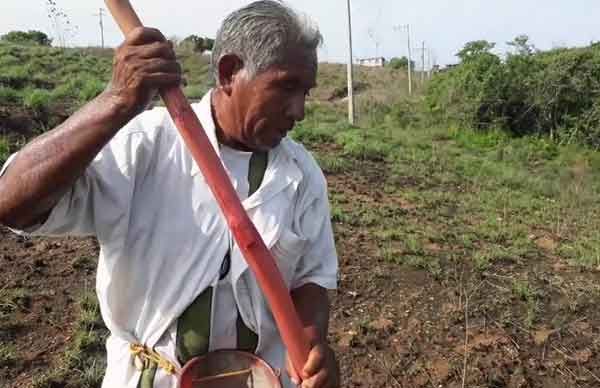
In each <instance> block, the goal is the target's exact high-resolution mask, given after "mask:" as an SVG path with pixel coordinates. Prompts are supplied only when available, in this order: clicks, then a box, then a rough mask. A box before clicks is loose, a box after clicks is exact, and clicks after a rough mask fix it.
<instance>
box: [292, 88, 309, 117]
mask: <svg viewBox="0 0 600 388" xmlns="http://www.w3.org/2000/svg"><path fill="white" fill-rule="evenodd" d="M305 105H306V95H305V94H304V93H297V94H295V95H294V96H293V97H292V100H291V101H290V105H289V107H288V116H289V117H290V118H291V119H293V120H294V121H302V120H304V114H305V112H304V108H305Z"/></svg>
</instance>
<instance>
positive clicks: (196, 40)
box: [180, 35, 215, 53]
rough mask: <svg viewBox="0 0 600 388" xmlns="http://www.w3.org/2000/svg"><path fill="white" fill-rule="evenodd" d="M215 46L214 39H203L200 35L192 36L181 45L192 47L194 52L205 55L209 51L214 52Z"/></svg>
mask: <svg viewBox="0 0 600 388" xmlns="http://www.w3.org/2000/svg"><path fill="white" fill-rule="evenodd" d="M214 44H215V40H214V39H210V38H202V37H200V36H198V35H190V36H188V37H187V38H185V39H184V40H182V41H181V43H180V45H182V46H184V47H185V46H188V47H191V48H192V50H193V51H195V52H197V53H203V52H205V51H208V50H212V48H213V46H214Z"/></svg>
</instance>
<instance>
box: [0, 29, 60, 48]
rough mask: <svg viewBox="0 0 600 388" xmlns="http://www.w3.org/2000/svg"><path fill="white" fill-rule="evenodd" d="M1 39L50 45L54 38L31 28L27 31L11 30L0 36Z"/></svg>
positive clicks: (16, 42) (19, 42) (18, 42)
mask: <svg viewBox="0 0 600 388" xmlns="http://www.w3.org/2000/svg"><path fill="white" fill-rule="evenodd" d="M0 40H2V41H5V42H10V43H15V44H38V45H40V46H50V45H51V44H52V39H50V38H49V37H48V35H46V34H45V33H43V32H41V31H35V30H29V31H27V32H25V31H11V32H9V33H7V34H5V35H2V37H0Z"/></svg>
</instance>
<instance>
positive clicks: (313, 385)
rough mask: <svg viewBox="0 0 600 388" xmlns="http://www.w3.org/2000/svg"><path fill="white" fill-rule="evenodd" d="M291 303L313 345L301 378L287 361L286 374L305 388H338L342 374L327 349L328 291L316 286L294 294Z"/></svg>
mask: <svg viewBox="0 0 600 388" xmlns="http://www.w3.org/2000/svg"><path fill="white" fill-rule="evenodd" d="M292 300H293V301H294V305H295V306H296V311H298V315H299V316H300V320H301V321H302V323H303V325H304V333H305V335H306V338H307V339H308V340H309V341H310V343H311V351H310V353H309V355H308V360H307V361H306V364H305V365H304V368H302V370H301V371H298V372H299V373H300V377H301V378H299V377H298V375H297V373H296V370H295V369H294V367H293V366H292V363H291V361H290V360H289V358H288V361H287V370H288V373H289V375H290V377H291V378H292V381H294V380H295V382H296V384H298V382H299V381H301V380H302V385H301V387H302V388H338V387H339V386H340V371H339V368H338V364H337V361H336V359H335V354H334V353H333V350H331V348H330V347H329V345H327V331H328V326H329V325H328V323H329V298H328V297H327V290H325V289H324V288H323V287H320V286H318V285H316V284H313V283H308V284H305V285H304V286H302V287H300V288H296V289H294V290H293V291H292Z"/></svg>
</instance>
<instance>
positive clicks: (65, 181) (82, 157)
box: [0, 92, 129, 228]
mask: <svg viewBox="0 0 600 388" xmlns="http://www.w3.org/2000/svg"><path fill="white" fill-rule="evenodd" d="M128 119H129V117H128V115H127V113H126V112H123V111H122V108H121V105H120V104H119V103H118V100H117V98H116V97H113V95H112V94H111V93H109V92H105V93H102V94H101V95H99V96H98V97H97V98H96V99H94V100H93V101H91V102H90V103H88V104H87V105H85V106H84V107H83V108H81V109H80V110H79V111H78V112H76V113H75V114H74V115H73V116H71V117H70V118H69V119H68V120H67V121H65V122H64V123H63V124H61V125H60V126H58V127H56V128H55V129H53V130H52V131H50V132H47V133H45V134H43V135H41V136H39V137H37V138H36V139H34V140H32V141H31V142H30V143H29V144H28V145H26V146H25V147H24V148H23V149H22V150H21V151H19V153H18V155H17V156H16V157H15V159H14V160H13V161H12V163H11V165H10V167H9V168H8V170H7V171H6V172H5V174H4V175H3V176H2V177H0V224H4V225H8V226H12V227H16V228H24V227H27V226H30V225H32V224H34V223H36V222H38V221H40V219H41V218H42V217H44V216H45V215H46V214H48V212H49V211H50V210H51V209H52V208H53V207H54V206H55V205H56V203H57V202H58V201H59V200H60V198H61V197H62V195H64V193H65V192H66V191H67V190H68V189H69V188H70V187H71V186H72V185H73V184H74V182H75V181H76V180H77V179H78V178H79V177H80V176H81V175H82V174H83V172H84V171H85V169H86V168H87V166H88V165H89V164H90V163H91V161H92V160H93V159H94V157H95V156H96V155H97V154H98V152H100V150H101V149H102V147H104V146H105V145H106V144H107V143H108V141H109V140H110V139H111V138H112V137H113V136H114V134H115V133H116V132H117V131H118V130H119V128H121V127H122V126H123V125H125V124H126V122H127V121H128Z"/></svg>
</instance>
